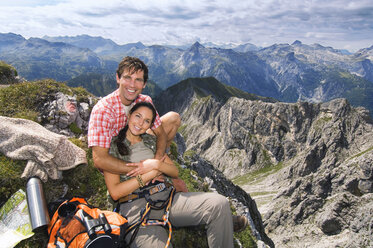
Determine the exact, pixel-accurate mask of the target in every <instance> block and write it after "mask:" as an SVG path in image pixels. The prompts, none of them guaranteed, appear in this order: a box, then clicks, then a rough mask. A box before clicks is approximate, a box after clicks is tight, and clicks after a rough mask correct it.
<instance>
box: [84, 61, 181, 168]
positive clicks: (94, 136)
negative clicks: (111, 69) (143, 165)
mask: <svg viewBox="0 0 373 248" xmlns="http://www.w3.org/2000/svg"><path fill="white" fill-rule="evenodd" d="M116 80H117V84H118V86H119V87H118V89H117V90H116V91H114V92H113V93H111V94H109V95H107V96H106V97H104V98H102V99H101V100H100V101H99V102H98V103H97V104H96V105H95V106H94V108H93V109H92V112H91V116H90V120H89V128H88V146H90V147H92V156H93V162H94V165H95V167H96V168H98V169H100V170H106V171H109V172H111V173H115V174H125V173H127V172H129V171H130V170H132V169H133V167H128V166H127V165H126V162H125V161H122V160H119V159H117V158H115V157H113V156H111V155H109V148H110V142H111V139H112V137H114V136H116V135H118V133H119V131H120V130H121V129H122V128H123V127H124V126H125V125H126V124H127V115H128V111H129V110H130V109H131V107H132V105H133V104H135V103H137V102H142V101H146V102H150V103H152V99H151V97H150V96H147V95H143V94H141V92H142V90H143V89H144V88H145V86H146V83H147V80H148V68H147V66H146V65H145V64H144V62H143V61H141V60H140V59H138V58H134V57H125V58H124V59H123V60H122V61H121V62H120V63H119V66H118V69H117V71H116ZM180 124H181V121H180V116H179V114H178V113H176V112H168V113H167V114H165V115H164V116H162V117H159V115H158V113H157V117H156V120H155V122H154V125H153V126H152V128H151V130H149V132H153V134H155V135H156V136H157V151H156V154H155V158H156V159H161V158H162V157H163V155H164V153H165V150H166V147H169V146H170V144H171V142H172V140H173V139H174V137H175V135H176V132H177V129H178V128H179V126H180Z"/></svg>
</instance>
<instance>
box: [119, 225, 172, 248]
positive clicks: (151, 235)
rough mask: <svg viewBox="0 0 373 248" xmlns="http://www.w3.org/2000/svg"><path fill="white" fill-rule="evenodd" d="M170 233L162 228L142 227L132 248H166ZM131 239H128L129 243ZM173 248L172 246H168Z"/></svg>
mask: <svg viewBox="0 0 373 248" xmlns="http://www.w3.org/2000/svg"><path fill="white" fill-rule="evenodd" d="M168 235H169V234H168V231H167V230H166V229H165V228H164V227H162V226H145V227H144V226H141V227H140V228H139V232H138V233H137V235H136V238H135V240H134V241H133V242H132V243H131V246H130V247H131V248H138V247H139V248H140V247H141V248H149V247H151V248H164V247H165V246H166V243H167V239H168ZM129 240H130V237H126V242H129ZM168 247H170V248H172V245H171V243H170V245H169V246H168Z"/></svg>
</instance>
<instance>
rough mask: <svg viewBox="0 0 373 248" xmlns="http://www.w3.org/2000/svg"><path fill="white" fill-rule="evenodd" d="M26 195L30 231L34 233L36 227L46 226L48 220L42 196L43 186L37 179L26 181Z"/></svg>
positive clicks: (32, 178)
mask: <svg viewBox="0 0 373 248" xmlns="http://www.w3.org/2000/svg"><path fill="white" fill-rule="evenodd" d="M26 195H27V206H28V210H29V215H30V220H31V227H32V230H33V231H34V230H35V229H37V228H38V227H42V226H46V225H48V224H49V222H50V218H49V213H48V208H47V202H46V200H45V196H44V190H43V184H42V182H41V180H40V179H39V178H38V177H31V178H29V179H28V181H27V183H26Z"/></svg>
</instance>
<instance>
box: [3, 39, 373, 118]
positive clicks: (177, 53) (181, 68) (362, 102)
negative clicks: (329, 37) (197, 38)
mask: <svg viewBox="0 0 373 248" xmlns="http://www.w3.org/2000/svg"><path fill="white" fill-rule="evenodd" d="M214 46H215V45H214V44H205V45H202V44H200V43H198V42H196V43H195V44H193V45H192V46H191V47H189V48H180V47H170V46H160V45H153V46H145V45H144V44H142V43H140V42H138V43H131V44H126V45H118V44H116V43H115V42H113V41H112V40H109V39H104V38H102V37H91V36H88V35H80V36H75V37H66V36H65V37H43V39H39V38H30V39H25V38H23V37H22V36H20V35H16V34H11V33H9V34H0V60H3V61H5V62H6V63H8V64H11V65H12V66H14V67H15V68H16V69H17V71H18V73H19V75H20V76H22V77H24V78H26V79H28V80H35V79H41V78H53V79H56V80H58V81H69V80H73V81H74V82H75V84H79V80H83V79H82V78H81V75H93V74H96V75H97V74H102V75H105V74H111V75H113V74H114V73H115V70H116V67H117V65H118V62H119V61H120V60H121V59H122V58H123V57H124V56H126V55H130V56H137V57H140V58H141V59H143V60H144V62H145V63H146V64H147V65H148V66H149V70H150V72H149V78H150V79H151V80H152V81H154V82H155V83H156V84H157V85H158V86H159V87H161V88H162V89H166V88H167V87H169V86H172V85H174V84H176V83H178V82H180V81H182V80H185V79H187V78H196V77H214V78H216V79H217V80H218V81H220V82H222V83H224V84H226V85H230V86H233V87H236V88H239V89H241V90H243V91H246V92H249V93H253V94H257V95H260V96H266V97H273V98H276V99H278V100H280V101H286V102H296V101H298V100H304V101H311V102H324V101H329V100H331V99H334V98H339V97H344V98H347V99H348V100H349V101H350V102H351V104H352V105H354V106H364V107H366V108H368V109H370V110H371V112H372V110H373V63H372V61H373V46H372V47H369V48H364V49H361V50H359V51H358V52H356V53H354V54H350V53H348V52H346V51H341V50H337V49H333V48H331V47H324V46H321V45H319V44H313V45H305V44H303V43H301V42H300V41H295V42H294V43H293V44H274V45H272V46H269V47H265V48H259V47H256V46H254V45H252V44H243V45H240V46H237V47H233V46H232V45H229V46H228V47H230V48H229V49H227V48H222V47H214ZM91 81H92V80H91ZM87 84H90V83H89V81H86V82H83V81H82V82H81V85H86V86H85V87H87V88H88V89H89V88H90V87H88V86H87ZM92 88H93V87H92ZM109 88H110V87H106V86H103V89H102V90H101V91H100V92H99V94H100V95H101V94H106V93H108V92H106V91H107V90H109ZM95 94H97V92H96V93H95Z"/></svg>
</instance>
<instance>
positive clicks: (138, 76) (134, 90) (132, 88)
mask: <svg viewBox="0 0 373 248" xmlns="http://www.w3.org/2000/svg"><path fill="white" fill-rule="evenodd" d="M117 83H118V84H119V94H120V100H121V101H122V103H123V104H124V105H126V106H128V105H131V103H132V102H133V101H134V100H135V99H136V97H137V96H138V95H139V94H140V93H141V92H142V90H143V89H144V88H145V85H146V82H144V71H136V72H133V73H132V74H130V73H129V72H128V70H125V71H124V72H123V73H122V76H121V77H120V78H118V74H117Z"/></svg>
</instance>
